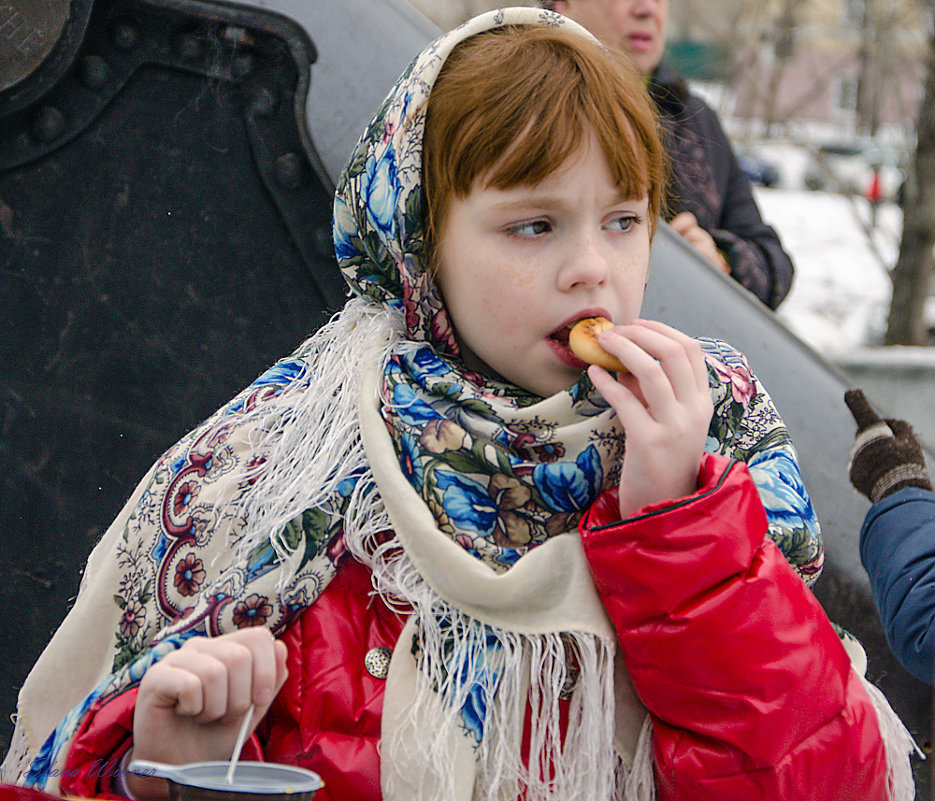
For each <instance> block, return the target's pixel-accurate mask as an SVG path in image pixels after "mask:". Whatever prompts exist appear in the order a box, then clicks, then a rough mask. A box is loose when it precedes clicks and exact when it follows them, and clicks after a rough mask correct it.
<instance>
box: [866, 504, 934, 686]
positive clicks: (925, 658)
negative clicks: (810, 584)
mask: <svg viewBox="0 0 935 801" xmlns="http://www.w3.org/2000/svg"><path fill="white" fill-rule="evenodd" d="M860 558H861V561H862V562H863V565H864V569H866V571H867V573H868V575H869V576H870V586H871V589H872V591H873V599H874V601H875V602H876V605H877V610H878V611H879V613H880V619H881V620H882V622H883V629H884V631H885V632H886V639H887V641H888V642H889V644H890V648H892V650H893V653H894V654H895V655H896V658H897V659H899V661H900V662H901V663H902V664H903V666H905V668H906V669H907V670H908V671H909V672H910V673H912V675H914V676H915V677H916V678H918V679H921V680H922V681H924V682H926V683H927V684H932V673H933V667H935V666H933V660H935V632H933V623H935V493H933V492H929V491H927V490H922V489H916V488H914V487H910V488H908V489H903V490H899V491H898V492H894V493H893V494H892V495H890V496H889V497H887V498H884V499H883V500H882V501H880V502H879V503H876V504H874V505H873V506H872V507H871V508H870V511H869V512H868V513H867V517H866V518H865V519H864V524H863V527H862V528H861V530H860Z"/></svg>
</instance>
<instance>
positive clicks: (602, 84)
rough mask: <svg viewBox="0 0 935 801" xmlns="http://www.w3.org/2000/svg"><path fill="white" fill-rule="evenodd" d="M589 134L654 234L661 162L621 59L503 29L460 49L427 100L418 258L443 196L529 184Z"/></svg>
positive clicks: (652, 116)
mask: <svg viewBox="0 0 935 801" xmlns="http://www.w3.org/2000/svg"><path fill="white" fill-rule="evenodd" d="M590 132H593V133H594V134H595V136H596V138H597V142H598V143H599V145H600V147H601V150H602V151H603V154H604V156H605V158H606V159H607V163H608V165H609V167H610V171H611V174H612V175H613V178H614V181H615V182H616V183H617V185H618V186H619V187H620V189H621V190H622V191H623V193H624V194H625V195H626V196H627V197H632V198H642V197H644V196H646V197H648V199H649V221H650V225H651V226H652V227H651V229H650V230H653V229H654V228H655V224H656V221H657V220H658V217H659V213H660V210H661V205H662V202H663V200H662V198H663V187H664V185H665V178H666V165H667V161H666V156H665V151H664V149H663V145H662V141H661V138H660V134H659V128H658V120H657V117H656V113H655V109H654V107H653V105H652V101H651V100H650V98H649V95H648V94H647V92H646V89H645V87H644V84H643V80H642V78H641V76H640V75H639V73H638V72H637V71H636V70H635V69H634V68H633V67H632V66H631V65H630V62H629V60H628V59H627V57H626V56H625V55H624V54H623V53H620V52H616V51H612V50H609V49H607V48H606V47H604V46H603V45H601V44H598V43H597V42H596V41H594V40H591V39H588V38H585V37H583V36H580V35H579V34H574V33H569V32H567V31H564V30H562V29H560V28H553V27H546V26H542V27H540V26H522V25H517V26H506V27H502V28H495V29H493V30H490V31H486V32H484V33H481V34H478V35H476V36H473V37H471V38H470V39H466V40H465V41H463V42H461V43H459V44H458V45H457V46H456V47H455V48H454V50H453V51H452V53H451V55H450V56H449V57H448V59H447V61H446V62H445V64H444V66H443V67H442V70H441V73H440V74H439V76H438V79H437V80H436V82H435V85H434V87H433V88H432V93H431V95H430V96H429V100H428V107H427V113H426V121H425V134H424V138H423V152H422V174H423V192H424V196H423V221H424V224H425V243H426V253H427V255H428V258H429V263H432V261H433V255H434V248H435V246H436V245H437V243H438V237H439V235H440V233H441V231H442V230H443V227H444V224H445V220H446V218H447V213H448V208H449V206H450V203H451V199H452V197H457V198H463V197H466V196H467V195H468V194H469V193H470V191H471V190H472V189H473V188H474V185H475V182H477V181H479V180H480V181H483V186H486V187H492V188H496V189H509V188H512V187H515V186H521V185H522V186H535V185H536V184H538V183H539V182H541V181H542V180H544V179H545V178H547V177H548V176H549V175H551V174H552V173H553V172H554V171H555V170H556V169H558V168H559V167H561V166H562V165H563V164H564V163H565V162H566V161H567V160H568V159H569V158H570V157H571V156H573V155H575V154H576V153H577V151H578V149H579V147H580V145H581V143H582V142H584V141H586V137H587V135H588V134H589V133H590Z"/></svg>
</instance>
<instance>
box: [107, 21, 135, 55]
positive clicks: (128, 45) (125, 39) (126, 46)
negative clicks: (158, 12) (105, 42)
mask: <svg viewBox="0 0 935 801" xmlns="http://www.w3.org/2000/svg"><path fill="white" fill-rule="evenodd" d="M110 41H111V43H112V44H113V46H114V47H116V48H117V49H118V50H124V51H127V50H132V49H133V48H134V47H136V45H137V43H138V42H139V41H140V29H139V26H137V24H136V23H135V22H133V20H129V19H119V20H117V21H116V22H114V24H113V26H112V27H111V29H110Z"/></svg>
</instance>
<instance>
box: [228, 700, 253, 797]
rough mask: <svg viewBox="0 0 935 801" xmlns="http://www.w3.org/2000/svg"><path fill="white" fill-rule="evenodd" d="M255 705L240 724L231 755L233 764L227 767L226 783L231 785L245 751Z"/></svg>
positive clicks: (251, 706) (251, 705)
mask: <svg viewBox="0 0 935 801" xmlns="http://www.w3.org/2000/svg"><path fill="white" fill-rule="evenodd" d="M253 710H254V706H253V704H250V708H249V709H248V710H247V714H246V715H244V716H243V723H241V724H240V731H239V732H237V741H236V742H235V743H234V751H233V753H231V762H230V765H228V767H227V776H226V777H225V782H226V783H227V784H231V783H232V782H233V781H234V770H235V769H236V767H237V760H238V759H240V751H241V749H243V744H244V742H246V739H247V734H248V733H249V731H250V721H251V720H253Z"/></svg>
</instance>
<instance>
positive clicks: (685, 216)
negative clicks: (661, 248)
mask: <svg viewBox="0 0 935 801" xmlns="http://www.w3.org/2000/svg"><path fill="white" fill-rule="evenodd" d="M669 225H671V226H672V230H673V231H675V233H677V234H679V235H680V236H682V237H684V238H685V241H686V242H688V244H689V245H691V246H692V247H693V248H694V249H695V250H697V251H698V252H699V253H700V254H701V255H702V256H705V257H707V259H708V260H709V261H712V262H714V264H715V265H716V266H717V267H718V268H720V270H721V271H722V272H725V273H727V274H728V275H730V265H728V263H727V261H726V260H725V259H724V256H723V255H722V254H721V251H720V248H718V246H717V243H716V242H715V241H714V237H712V236H711V234H709V233H708V232H707V231H706V230H705V229H704V228H702V227H701V226H700V225H698V219H697V218H696V217H695V215H694V214H692V213H691V212H690V211H680V212H679V213H678V214H676V215H675V216H674V217H673V218H672V220H671V222H670V223H669Z"/></svg>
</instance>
